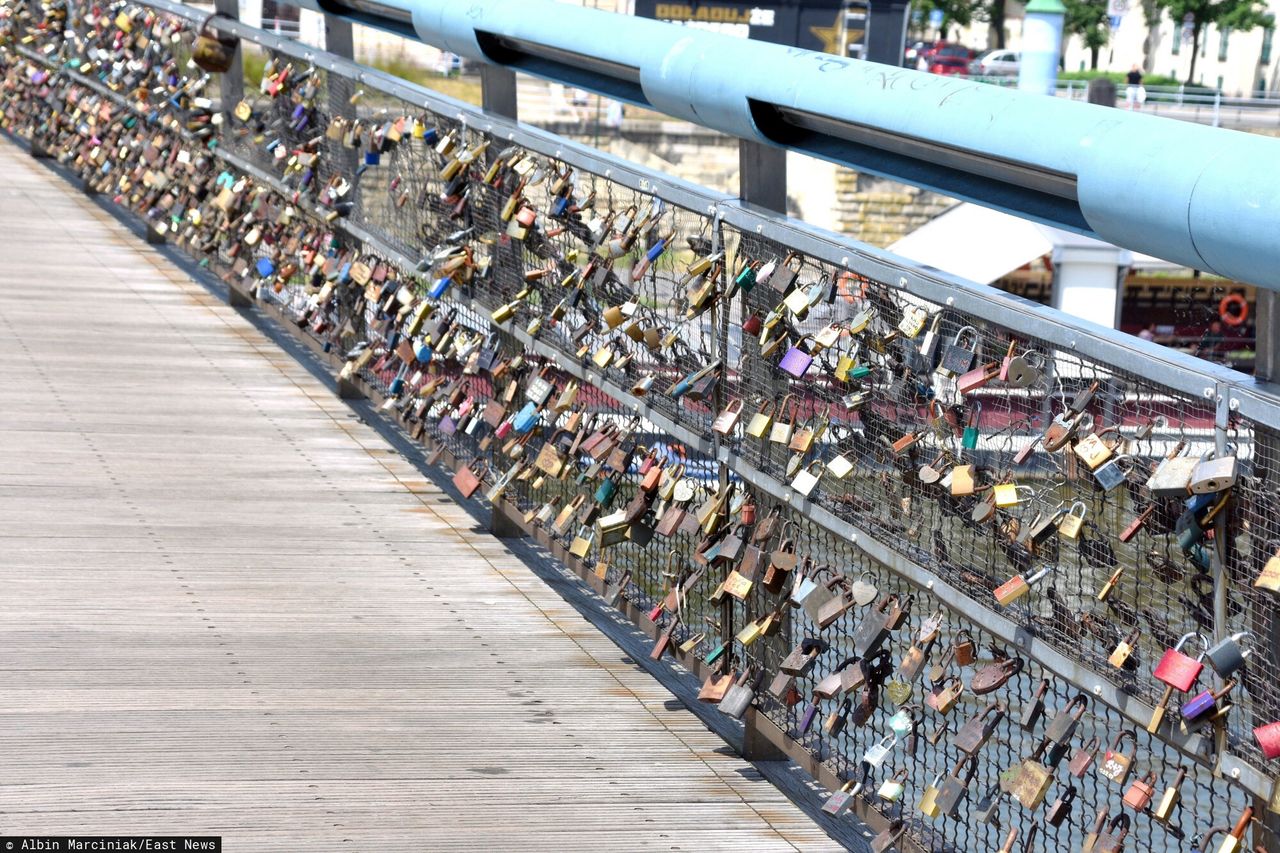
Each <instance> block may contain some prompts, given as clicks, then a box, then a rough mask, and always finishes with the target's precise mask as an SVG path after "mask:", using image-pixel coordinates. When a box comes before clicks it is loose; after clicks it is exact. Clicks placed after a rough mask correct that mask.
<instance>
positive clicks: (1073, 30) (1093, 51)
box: [1062, 0, 1111, 68]
mask: <svg viewBox="0 0 1280 853" xmlns="http://www.w3.org/2000/svg"><path fill="white" fill-rule="evenodd" d="M1062 1H1063V3H1064V4H1065V5H1066V7H1067V16H1066V20H1065V21H1064V22H1063V28H1064V30H1065V31H1066V33H1067V35H1069V36H1079V37H1080V40H1081V41H1083V42H1084V46H1085V47H1087V48H1088V49H1089V53H1090V55H1091V56H1092V63H1091V64H1092V66H1093V67H1094V68H1097V67H1098V51H1099V50H1100V49H1101V48H1103V47H1104V46H1106V44H1107V41H1108V40H1110V38H1111V26H1110V23H1109V21H1108V19H1107V0H1062Z"/></svg>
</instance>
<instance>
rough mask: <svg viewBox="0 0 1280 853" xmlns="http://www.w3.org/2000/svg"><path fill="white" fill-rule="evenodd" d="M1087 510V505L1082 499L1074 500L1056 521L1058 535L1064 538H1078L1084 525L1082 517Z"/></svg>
mask: <svg viewBox="0 0 1280 853" xmlns="http://www.w3.org/2000/svg"><path fill="white" fill-rule="evenodd" d="M1088 511H1089V507H1088V506H1087V505H1086V504H1085V502H1084V501H1076V502H1075V503H1073V504H1071V508H1070V509H1068V510H1067V514H1066V515H1064V516H1063V517H1062V521H1060V522H1059V523H1058V535H1059V536H1061V537H1063V538H1064V539H1078V538H1080V529H1081V528H1082V527H1083V526H1084V517H1085V514H1086V513H1087V512H1088Z"/></svg>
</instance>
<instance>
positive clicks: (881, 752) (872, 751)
mask: <svg viewBox="0 0 1280 853" xmlns="http://www.w3.org/2000/svg"><path fill="white" fill-rule="evenodd" d="M846 701H848V700H846ZM897 744H898V736H897V735H885V736H884V737H882V738H881V739H880V740H879V741H877V742H876V743H874V744H872V745H871V746H869V747H867V751H866V752H865V753H863V755H862V760H863V761H865V762H866V763H867V764H869V765H871V766H872V767H879V766H880V765H882V764H884V762H885V759H886V758H888V757H889V753H891V752H893V748H894V747H895V746H897Z"/></svg>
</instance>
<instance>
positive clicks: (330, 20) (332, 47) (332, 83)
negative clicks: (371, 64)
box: [324, 15, 355, 119]
mask: <svg viewBox="0 0 1280 853" xmlns="http://www.w3.org/2000/svg"><path fill="white" fill-rule="evenodd" d="M324 49H325V50H327V51H328V52H329V53H332V54H335V55H337V56H339V57H341V58H342V59H352V60H354V59H355V41H354V39H353V37H352V34H351V22H350V21H344V20H343V19H342V18H336V17H334V16H333V15H325V16H324ZM341 79H343V78H342V77H340V76H339V75H337V74H330V75H329V114H330V115H333V116H341V117H342V118H348V119H349V118H354V117H355V107H354V106H352V104H351V99H350V97H349V96H347V97H344V95H345V93H344V92H343V91H342V89H341V88H340V87H339V86H338V85H336V84H337V81H338V80H341Z"/></svg>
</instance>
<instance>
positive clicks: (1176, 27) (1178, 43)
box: [1169, 21, 1182, 56]
mask: <svg viewBox="0 0 1280 853" xmlns="http://www.w3.org/2000/svg"><path fill="white" fill-rule="evenodd" d="M1181 50H1182V24H1179V23H1178V22H1177V21H1174V22H1173V45H1172V46H1171V47H1170V48H1169V52H1170V53H1172V54H1173V55H1174V56H1177V55H1178V52H1179V51H1181Z"/></svg>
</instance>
